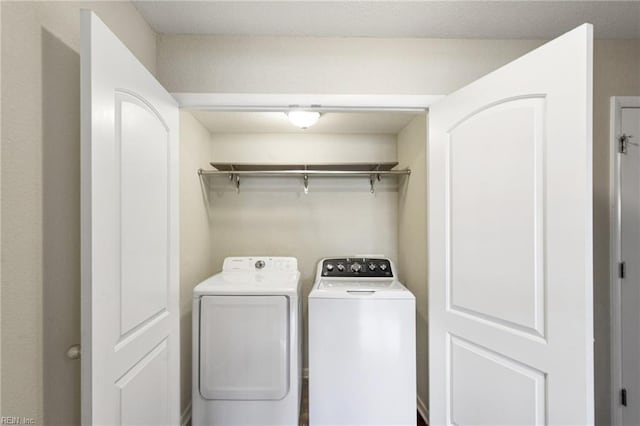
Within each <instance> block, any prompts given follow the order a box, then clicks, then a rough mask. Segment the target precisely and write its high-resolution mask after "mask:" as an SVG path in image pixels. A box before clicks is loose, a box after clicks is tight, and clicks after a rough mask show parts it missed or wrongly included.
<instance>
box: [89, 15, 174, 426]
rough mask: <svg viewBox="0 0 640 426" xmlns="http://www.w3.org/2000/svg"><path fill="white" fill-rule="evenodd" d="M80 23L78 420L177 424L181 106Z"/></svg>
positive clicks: (99, 27) (114, 45)
mask: <svg viewBox="0 0 640 426" xmlns="http://www.w3.org/2000/svg"><path fill="white" fill-rule="evenodd" d="M81 19H82V20H81V25H82V52H81V53H82V55H81V63H82V352H83V353H82V418H83V424H98V425H143V424H144V425H169V424H172V425H175V424H178V423H179V418H180V415H179V413H180V407H179V404H180V401H179V391H180V384H179V312H178V140H177V135H178V108H177V105H176V103H175V101H174V99H173V98H172V97H171V95H169V94H168V93H167V92H166V91H165V90H164V89H163V88H162V86H161V85H160V84H159V83H158V82H157V81H156V80H155V79H154V78H153V76H152V75H151V74H150V73H149V72H148V71H147V70H146V69H145V68H144V66H142V64H140V63H139V62H138V61H137V60H136V58H135V57H134V56H133V54H131V52H129V51H128V50H127V48H126V47H125V46H124V45H123V44H122V43H121V42H120V40H118V38H117V37H116V36H115V35H113V34H112V33H111V31H109V29H108V28H107V26H106V25H105V24H104V23H103V22H102V21H101V20H100V19H99V18H98V17H96V15H95V14H93V13H92V12H90V11H83V12H82V18H81Z"/></svg>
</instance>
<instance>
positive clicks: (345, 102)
mask: <svg viewBox="0 0 640 426" xmlns="http://www.w3.org/2000/svg"><path fill="white" fill-rule="evenodd" d="M171 95H172V96H173V97H174V98H175V100H176V101H177V102H178V106H179V108H180V110H181V111H193V110H205V111H245V112H263V111H283V110H286V109H288V108H291V107H292V106H297V107H302V108H305V107H307V108H310V109H314V110H318V111H347V112H349V111H350V112H402V111H407V112H412V111H415V112H426V113H427V114H428V112H429V106H431V105H432V104H433V103H435V102H437V101H438V100H440V99H442V98H445V97H446V95H398V94H386V95H363V94H356V95H335V94H327V95H325V94H302V93H291V94H281V93H273V94H271V93H270V94H265V93H215V92H202V93H182V92H172V93H171ZM427 123H428V116H427ZM427 143H428V139H427ZM425 153H426V150H425ZM424 161H425V167H426V162H427V157H426V155H425V158H424ZM426 213H427V214H428V209H427V212H426ZM424 243H425V245H428V239H427V235H425V242H424ZM304 370H305V374H304V375H305V377H307V376H308V372H306V370H307V369H306V368H305V369H304ZM416 396H417V401H416V406H417V410H418V412H419V413H420V415H421V416H422V418H423V419H424V420H425V421H426V422H427V423H428V421H429V409H428V408H427V405H426V402H427V401H423V400H422V399H421V398H420V396H419V395H416ZM183 424H186V421H185V416H184V415H183Z"/></svg>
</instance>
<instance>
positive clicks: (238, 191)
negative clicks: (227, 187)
mask: <svg viewBox="0 0 640 426" xmlns="http://www.w3.org/2000/svg"><path fill="white" fill-rule="evenodd" d="M234 177H235V180H236V183H235V184H236V194H239V193H240V175H233V174H232V175H229V178H230V179H231V180H233V178H234Z"/></svg>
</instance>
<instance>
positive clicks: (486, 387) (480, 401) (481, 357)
mask: <svg viewBox="0 0 640 426" xmlns="http://www.w3.org/2000/svg"><path fill="white" fill-rule="evenodd" d="M449 345H450V349H449V350H450V352H451V371H450V372H449V375H450V377H451V394H452V400H454V401H455V404H453V406H452V408H453V409H452V412H451V420H452V423H453V424H456V425H469V424H483V425H535V424H543V423H544V418H545V410H546V401H545V398H544V396H545V387H546V384H547V383H546V377H545V374H544V373H543V372H542V371H539V370H536V369H533V368H530V367H528V366H526V365H523V364H521V363H519V362H518V361H515V360H513V359H510V358H506V357H504V356H503V355H501V354H498V353H496V352H493V351H490V350H487V349H486V348H482V347H480V346H478V345H475V344H473V343H471V342H468V341H465V340H463V339H460V338H458V337H455V336H450V338H449ZM505 401H515V402H516V404H505Z"/></svg>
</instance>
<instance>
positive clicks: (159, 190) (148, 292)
mask: <svg viewBox="0 0 640 426" xmlns="http://www.w3.org/2000/svg"><path fill="white" fill-rule="evenodd" d="M115 127H116V129H120V133H119V134H116V138H117V140H116V149H117V150H119V151H120V155H119V157H120V159H119V167H120V197H119V198H120V220H121V223H120V244H121V252H120V259H121V260H120V262H121V268H122V272H121V274H122V277H121V286H120V288H121V313H122V316H121V324H122V325H121V327H122V330H121V332H122V333H123V334H125V333H127V332H128V331H130V330H132V329H134V328H135V327H140V326H142V325H144V323H145V322H148V321H149V320H150V319H152V318H153V317H154V316H155V315H157V314H158V313H160V312H162V311H164V310H165V309H167V305H168V303H167V302H168V301H167V295H168V294H169V291H168V290H169V289H168V287H169V283H170V281H169V261H170V253H169V235H168V232H167V231H166V230H167V220H168V218H169V215H170V212H169V208H168V207H169V205H168V200H169V195H170V194H169V188H170V185H169V183H170V182H169V167H168V160H169V155H170V151H169V148H170V145H169V142H170V135H169V129H168V128H167V126H166V125H165V123H164V122H163V120H162V117H160V116H159V115H158V114H157V113H156V112H155V111H153V110H152V109H151V108H150V107H149V106H148V105H145V103H144V101H143V100H142V99H141V98H139V97H137V96H133V95H131V94H128V93H118V94H117V96H116V123H115ZM158 230H161V231H163V232H158ZM141 254H144V257H142V258H141V256H140V255H141Z"/></svg>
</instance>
